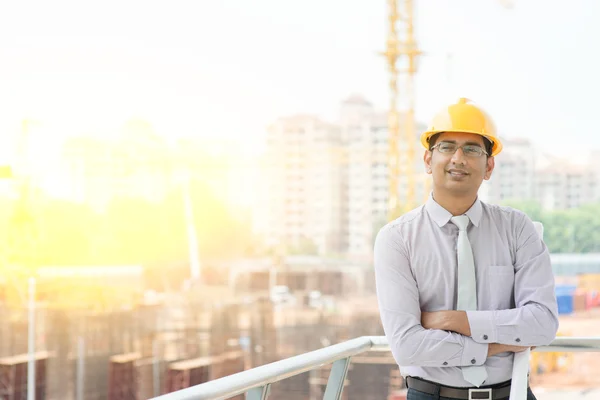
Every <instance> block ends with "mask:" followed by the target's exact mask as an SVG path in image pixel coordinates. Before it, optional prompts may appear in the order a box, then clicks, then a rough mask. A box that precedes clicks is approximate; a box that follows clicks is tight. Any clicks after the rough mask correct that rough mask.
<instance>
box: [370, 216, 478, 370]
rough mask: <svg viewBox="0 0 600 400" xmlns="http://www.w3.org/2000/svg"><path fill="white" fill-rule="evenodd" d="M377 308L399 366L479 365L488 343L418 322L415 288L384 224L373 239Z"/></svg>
mask: <svg viewBox="0 0 600 400" xmlns="http://www.w3.org/2000/svg"><path fill="white" fill-rule="evenodd" d="M374 261H375V283H376V287H377V299H378V303H379V312H380V315H381V321H382V324H383V329H384V332H385V335H386V337H387V339H388V342H389V345H390V349H391V351H392V354H393V356H394V359H395V360H396V362H397V363H398V365H401V366H409V365H414V366H422V367H429V366H431V367H456V366H466V365H482V364H483V363H484V362H485V360H486V358H487V352H488V344H485V343H477V342H476V341H475V340H473V339H472V338H470V337H467V336H463V335H461V334H458V333H454V332H446V331H443V330H437V329H425V328H423V327H422V326H421V308H420V305H419V291H418V287H417V283H416V281H415V279H414V277H413V275H412V272H411V268H410V263H409V260H408V257H407V253H406V251H405V246H404V245H403V243H402V238H401V237H400V234H399V233H398V232H397V231H395V230H394V228H393V226H391V225H387V226H385V227H384V228H382V230H381V231H379V233H378V235H377V238H376V240H375V248H374Z"/></svg>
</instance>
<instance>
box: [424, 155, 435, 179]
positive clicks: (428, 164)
mask: <svg viewBox="0 0 600 400" xmlns="http://www.w3.org/2000/svg"><path fill="white" fill-rule="evenodd" d="M432 155H433V153H432V152H431V151H429V150H425V154H423V162H424V163H425V171H426V172H427V173H428V174H431V156H432Z"/></svg>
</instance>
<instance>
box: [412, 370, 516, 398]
mask: <svg viewBox="0 0 600 400" xmlns="http://www.w3.org/2000/svg"><path fill="white" fill-rule="evenodd" d="M510 383H511V381H506V382H503V383H498V384H496V385H492V386H482V387H480V388H475V387H474V388H457V387H451V386H444V385H440V384H437V383H433V382H429V381H426V380H423V379H420V378H413V377H412V376H408V377H406V386H408V387H409V388H410V389H414V390H418V391H419V392H423V393H427V394H438V392H439V395H440V397H448V398H451V399H463V400H475V399H481V400H498V399H505V398H508V396H510Z"/></svg>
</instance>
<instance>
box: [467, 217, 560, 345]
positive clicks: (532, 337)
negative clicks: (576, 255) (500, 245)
mask: <svg viewBox="0 0 600 400" xmlns="http://www.w3.org/2000/svg"><path fill="white" fill-rule="evenodd" d="M520 221H521V223H520V224H517V226H518V228H517V231H516V232H515V235H516V237H517V245H516V246H517V248H516V252H515V265H514V268H515V285H514V296H515V308H513V309H510V310H495V311H467V318H468V319H469V325H470V327H471V336H472V337H473V339H474V340H475V341H477V342H479V343H502V344H510V345H519V346H545V345H548V344H550V343H551V342H552V341H553V340H554V338H555V337H556V332H557V330H558V306H557V303H556V294H555V291H554V275H553V273H552V265H551V263H550V254H549V252H548V248H547V247H546V245H545V244H544V242H543V240H542V238H540V237H539V235H538V233H537V232H536V230H535V227H534V225H533V222H531V220H530V219H529V217H527V215H525V214H522V219H521V220H520Z"/></svg>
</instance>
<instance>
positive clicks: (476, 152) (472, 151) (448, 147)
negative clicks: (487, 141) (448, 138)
mask: <svg viewBox="0 0 600 400" xmlns="http://www.w3.org/2000/svg"><path fill="white" fill-rule="evenodd" d="M436 147H437V149H438V151H439V152H440V153H442V154H454V153H456V151H457V150H458V149H462V151H463V154H464V155H465V156H466V157H481V156H482V155H484V154H485V155H486V156H487V155H488V153H487V151H485V150H484V149H483V148H482V147H481V146H478V145H476V144H463V145H462V146H459V145H457V144H456V143H451V142H439V143H438V144H436V145H435V146H433V147H432V148H431V150H432V151H433V150H434V149H435V148H436Z"/></svg>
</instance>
